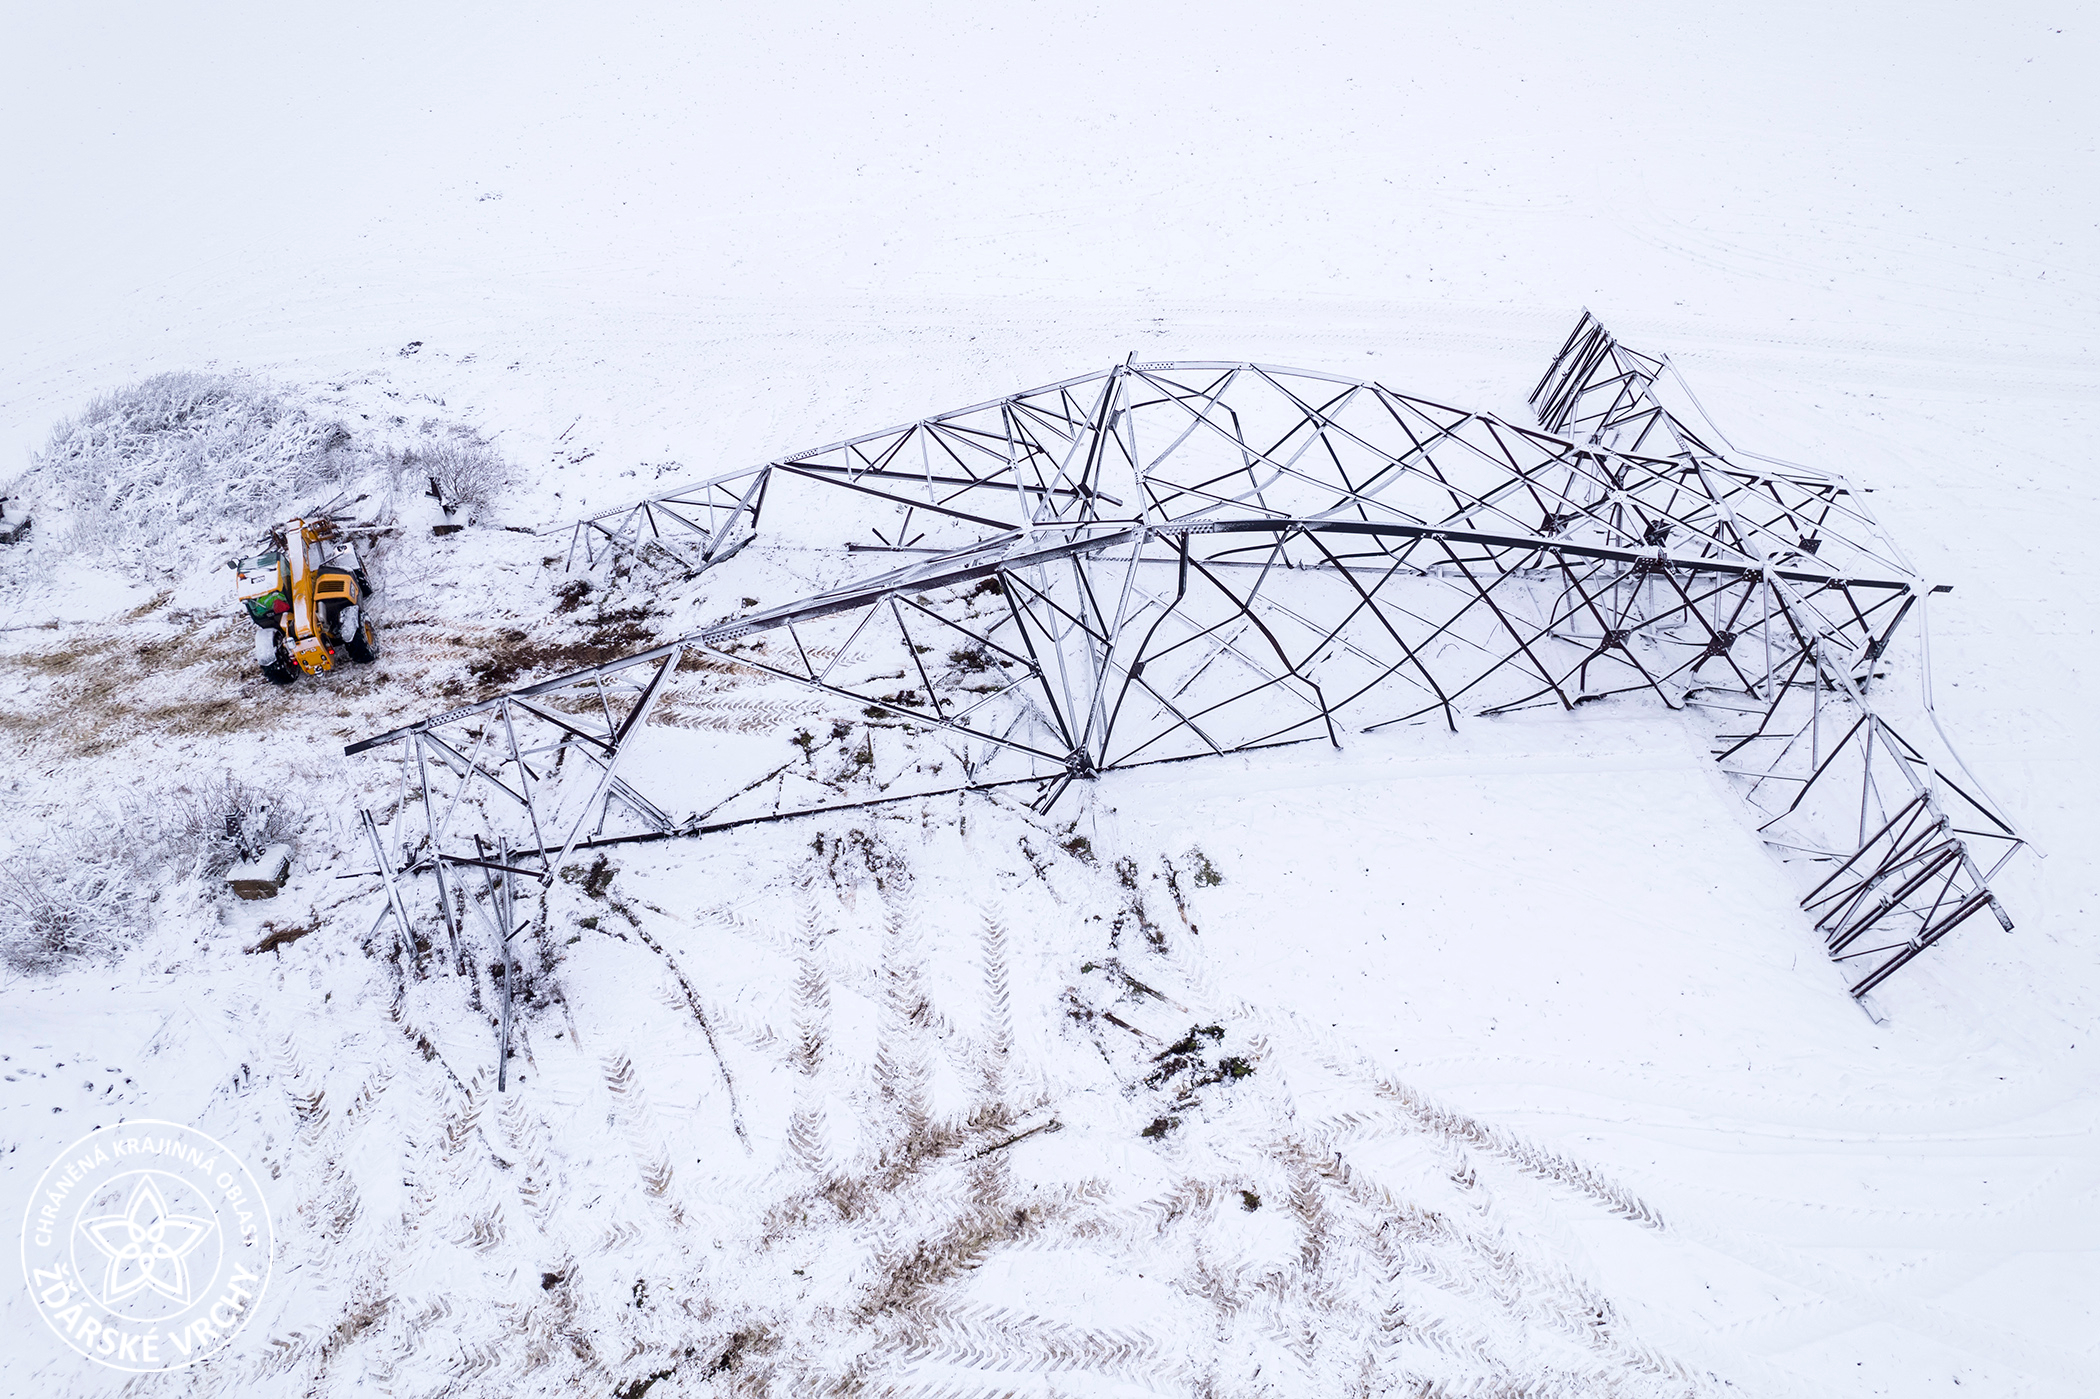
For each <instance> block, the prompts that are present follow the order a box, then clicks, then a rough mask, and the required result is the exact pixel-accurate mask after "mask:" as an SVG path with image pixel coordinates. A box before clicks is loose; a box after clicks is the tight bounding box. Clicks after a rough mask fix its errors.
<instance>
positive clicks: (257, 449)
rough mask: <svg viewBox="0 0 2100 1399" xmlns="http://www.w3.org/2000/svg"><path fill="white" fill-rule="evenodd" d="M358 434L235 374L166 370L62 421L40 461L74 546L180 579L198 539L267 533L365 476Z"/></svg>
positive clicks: (35, 472)
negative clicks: (325, 491) (311, 499)
mask: <svg viewBox="0 0 2100 1399" xmlns="http://www.w3.org/2000/svg"><path fill="white" fill-rule="evenodd" d="M356 461H357V458H356V453H355V451H354V449H353V443H352V439H351V436H350V433H349V431H348V430H347V429H346V428H345V427H343V426H342V424H340V423H338V422H336V421H334V420H333V419H331V418H327V417H323V416H320V415H318V414H316V413H314V412H312V411H310V410H309V408H308V407H307V406H306V405H304V404H301V403H299V402H297V401H296V400H294V399H292V398H291V397H289V396H287V395H286V394H284V393H282V392H280V391H278V390H276V389H273V388H270V387H268V386H267V385H264V384H261V383H259V382H256V381H254V380H250V379H247V378H243V377H240V376H236V375H226V374H196V373H175V374H156V375H154V376H153V377H152V378H150V379H146V380H143V381H141V382H139V383H137V384H133V385H131V386H130V387H129V388H124V389H119V390H116V391H115V392H113V393H108V394H104V395H103V396H102V397H100V398H97V399H95V400H94V401H93V402H91V403H89V404H88V406H87V408H86V409H85V410H83V411H82V412H81V413H80V415H79V416H78V417H75V418H71V419H69V420H67V421H65V422H62V423H60V424H59V425H58V426H57V428H55V429H54V430H53V431H52V434H51V439H50V441H49V442H48V443H47V444H46V445H45V447H44V449H43V451H41V452H40V453H37V454H36V456H35V457H34V458H33V460H32V468H31V473H30V474H31V475H32V476H33V477H39V478H42V480H43V481H45V482H47V483H48V484H49V485H50V486H51V487H52V488H53V489H54V494H55V495H56V496H57V497H58V498H59V499H60V500H61V501H62V502H63V503H64V505H65V507H66V509H67V511H68V513H69V515H70V517H71V524H72V545H73V547H74V548H76V549H82V550H87V551H90V552H95V553H107V554H113V555H117V556H120V557H127V558H129V559H130V560H131V561H132V562H133V563H134V564H136V565H138V566H140V567H142V568H149V569H155V570H157V571H159V572H162V573H165V574H173V573H176V572H179V571H180V567H181V565H182V564H183V563H184V562H185V561H187V559H188V558H189V556H191V555H193V554H194V553H195V552H196V550H197V548H198V547H199V544H200V541H203V540H207V539H215V538H217V537H218V536H219V535H221V534H222V533H224V532H225V531H227V530H229V529H231V530H235V531H248V532H253V533H260V532H261V531H262V530H263V529H265V528H267V527H268V526H270V525H271V524H274V523H276V518H277V516H278V515H279V514H280V513H281V512H282V511H283V509H284V508H285V506H286V504H287V503H288V502H290V501H291V500H293V499H294V498H296V497H299V496H302V495H306V494H310V493H312V492H313V491H315V490H316V489H318V488H320V487H323V486H328V485H334V484H336V483H339V482H341V481H343V480H344V479H345V478H346V477H348V476H349V475H350V474H351V473H352V472H353V471H354V469H355V466H356Z"/></svg>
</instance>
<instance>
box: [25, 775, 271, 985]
mask: <svg viewBox="0 0 2100 1399" xmlns="http://www.w3.org/2000/svg"><path fill="white" fill-rule="evenodd" d="M304 819H305V809H304V807H303V806H302V805H301V804H299V803H298V802H297V801H296V800H292V799H288V798H285V797H282V796H280V795H277V794H275V793H273V792H271V791H267V790H264V789H260V788H256V787H251V786H249V785H248V784H247V783H245V782H243V781H242V780H241V779H239V778H237V777H234V776H232V775H230V774H228V775H225V776H221V777H218V778H216V779H214V780H212V781H209V782H206V783H204V784H202V785H201V786H197V787H192V788H178V789H176V790H174V791H170V792H160V793H153V794H149V795H146V796H143V797H140V798H137V799H136V800H133V801H127V802H125V803H124V804H122V805H120V806H111V807H103V808H95V809H87V810H80V811H75V812H73V813H71V814H70V816H69V817H68V819H67V822H66V824H65V825H64V826H62V827H59V828H57V829H54V830H52V831H50V832H48V833H46V834H45V835H44V837H43V838H42V839H39V840H36V841H34V842H32V843H29V844H27V845H25V846H24V847H23V848H22V849H20V850H18V851H17V852H15V854H14V855H13V856H12V857H11V858H10V859H9V861H8V864H7V868H6V870H5V872H4V873H0V965H5V966H6V967H8V968H9V969H11V970H13V971H16V972H21V973H26V974H32V975H41V974H47V973H51V972H55V971H58V970H61V969H62V968H64V967H65V966H67V965H68V964H70V963H73V962H78V961H83V960H91V959H95V958H101V957H112V956H115V955H117V954H118V953H120V952H122V951H123V950H124V949H125V948H126V947H129V946H130V945H131V944H133V943H135V942H137V941H138V940H139V939H140V938H142V937H144V936H145V935H146V934H147V933H148V932H150V931H151V930H152V928H153V925H154V923H155V921H156V918H158V917H161V916H166V915H167V914H169V913H171V912H173V911H174V910H175V908H177V907H181V908H190V909H194V908H196V907H197V906H198V903H199V901H200V900H203V899H206V898H209V897H211V894H212V893H217V894H219V895H225V890H224V886H223V885H221V886H219V887H218V888H217V889H216V890H214V889H213V882H214V881H216V880H217V879H218V878H219V877H220V876H221V875H223V874H225V873H226V870H227V869H228V867H229V866H231V865H233V864H234V863H235V862H236V861H239V860H242V859H248V858H252V857H253V856H256V855H259V854H261V853H262V852H263V850H265V849H267V848H268V847H269V846H271V845H273V844H275V843H276V842H278V841H282V840H289V839H290V838H291V836H292V835H293V834H294V833H295V832H296V831H297V830H298V829H299V827H300V826H301V825H302V824H303V823H304ZM200 880H201V881H203V882H202V883H201V884H200V883H197V882H193V881H200ZM185 885H186V887H187V892H186V893H185V894H184V896H183V897H182V898H181V899H179V900H174V901H172V902H171V901H170V900H169V899H168V898H167V897H166V895H167V892H168V891H169V890H170V889H173V888H176V887H177V886H185ZM207 891H210V892H207Z"/></svg>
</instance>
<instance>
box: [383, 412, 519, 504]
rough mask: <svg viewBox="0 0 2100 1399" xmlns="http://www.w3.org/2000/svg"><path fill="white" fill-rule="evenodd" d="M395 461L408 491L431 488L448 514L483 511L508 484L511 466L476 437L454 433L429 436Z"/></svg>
mask: <svg viewBox="0 0 2100 1399" xmlns="http://www.w3.org/2000/svg"><path fill="white" fill-rule="evenodd" d="M426 431H427V429H426ZM394 461H395V467H396V469H397V470H398V471H399V472H400V473H401V475H402V476H403V477H404V478H405V484H406V485H407V487H408V488H409V489H410V490H411V491H413V490H415V489H417V488H418V487H429V488H434V489H435V490H436V491H437V495H438V499H439V501H440V502H441V503H442V504H443V505H444V507H445V509H446V511H447V513H450V512H451V511H454V510H465V511H467V512H468V513H469V514H472V513H474V512H475V511H478V510H482V509H485V508H486V507H487V506H488V504H489V503H490V502H491V501H493V500H494V499H495V498H496V495H497V493H498V492H499V491H501V490H502V488H503V487H504V486H506V485H508V484H509V483H510V476H511V471H510V463H508V462H506V461H504V459H503V456H502V454H501V453H500V452H498V451H497V450H496V449H495V448H494V447H492V446H490V445H489V444H488V443H486V442H484V441H482V440H481V439H480V438H479V437H474V436H470V435H463V434H460V433H457V432H455V433H454V434H453V435H452V436H438V435H435V434H432V435H429V436H427V437H426V438H425V439H424V440H423V441H420V442H418V443H416V445H414V446H413V447H410V448H408V449H407V450H406V451H403V452H401V453H399V454H398V455H397V456H396V457H395V458H394Z"/></svg>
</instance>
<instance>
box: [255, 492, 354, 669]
mask: <svg viewBox="0 0 2100 1399" xmlns="http://www.w3.org/2000/svg"><path fill="white" fill-rule="evenodd" d="M226 566H227V567H228V568H230V569H232V570H233V571H234V580H235V581H234V595H235V596H236V597H238V598H239V599H240V602H241V606H242V607H243V608H244V609H246V611H247V614H248V620H249V621H251V622H253V623H255V625H256V627H257V628H258V630H257V631H256V634H255V660H256V664H257V665H259V666H260V667H261V668H262V674H263V679H265V680H268V681H270V682H271V683H273V684H277V685H289V684H291V683H292V682H293V681H294V680H297V679H298V678H299V676H300V675H301V673H304V674H307V675H321V674H324V673H325V672H327V671H331V670H334V669H335V667H336V662H337V661H339V660H341V659H343V658H345V657H348V658H349V659H350V660H351V661H352V662H354V663H355V664H358V665H366V664H368V663H370V662H372V661H374V660H377V659H378V657H379V648H378V643H377V640H376V638H375V637H374V636H373V633H372V623H371V622H370V621H369V620H368V619H367V618H366V617H365V615H364V601H365V599H366V598H367V597H368V596H370V595H371V592H372V585H371V582H370V581H369V580H368V579H367V578H366V576H365V571H364V568H363V566H362V565H361V564H360V563H359V562H358V558H357V551H356V550H355V549H353V548H352V547H351V545H350V541H349V540H348V539H347V538H345V537H344V536H343V533H342V532H341V531H340V530H339V529H338V528H337V526H336V523H335V522H334V521H333V520H330V519H326V518H318V519H300V520H288V521H286V522H285V524H284V525H283V526H282V527H280V528H278V529H275V530H272V531H271V532H270V538H269V547H268V548H267V549H265V550H264V551H263V552H262V553H259V554H256V555H254V556H253V557H251V558H245V559H230V560H228V561H227V564H226Z"/></svg>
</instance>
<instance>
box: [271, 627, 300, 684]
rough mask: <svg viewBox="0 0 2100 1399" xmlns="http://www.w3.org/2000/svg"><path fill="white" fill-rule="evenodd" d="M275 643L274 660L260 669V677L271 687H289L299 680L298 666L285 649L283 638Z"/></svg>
mask: <svg viewBox="0 0 2100 1399" xmlns="http://www.w3.org/2000/svg"><path fill="white" fill-rule="evenodd" d="M276 642H277V645H276V648H275V649H276V653H277V654H276V659H274V660H272V661H271V662H270V663H269V664H268V665H266V666H263V667H262V677H263V679H265V680H267V681H269V682H270V683H271V684H272V685H289V684H291V683H292V682H293V681H294V680H297V679H298V678H299V665H298V662H296V661H294V660H293V659H292V657H291V653H290V652H289V651H287V650H286V649H285V645H284V638H283V637H282V636H279V637H277V638H276Z"/></svg>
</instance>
